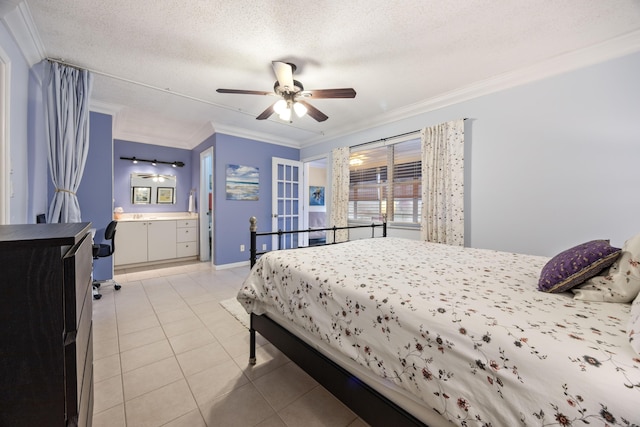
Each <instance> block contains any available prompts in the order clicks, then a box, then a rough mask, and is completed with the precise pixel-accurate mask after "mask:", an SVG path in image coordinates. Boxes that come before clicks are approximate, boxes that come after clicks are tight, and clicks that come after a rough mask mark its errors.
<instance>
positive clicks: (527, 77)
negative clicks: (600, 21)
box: [303, 30, 640, 148]
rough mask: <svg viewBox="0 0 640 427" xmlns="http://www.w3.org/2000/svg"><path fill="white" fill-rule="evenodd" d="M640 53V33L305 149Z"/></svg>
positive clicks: (380, 118) (332, 132) (337, 131)
mask: <svg viewBox="0 0 640 427" xmlns="http://www.w3.org/2000/svg"><path fill="white" fill-rule="evenodd" d="M638 51H640V30H638V31H633V32H631V33H628V34H625V35H623V36H620V37H616V38H614V39H611V40H607V41H605V42H602V43H598V44H596V45H593V46H589V47H587V48H584V49H579V50H576V51H573V52H569V53H566V54H564V55H559V56H556V57H554V58H551V59H548V60H545V61H542V62H539V63H537V64H533V65H531V66H529V67H525V68H522V69H519V70H516V71H514V72H509V73H504V74H500V75H497V76H494V77H491V78H488V79H485V80H481V81H478V82H476V83H473V84H471V85H468V86H464V87H461V88H458V89H455V90H453V91H450V92H447V93H444V94H442V95H439V96H435V97H433V98H429V99H426V100H424V101H421V102H417V103H415V104H412V105H408V106H406V107H402V108H397V109H395V110H392V111H389V112H387V113H384V114H380V115H377V116H374V117H369V118H368V119H366V120H362V121H359V122H357V123H354V124H352V125H348V126H343V127H341V128H334V129H328V130H327V131H325V134H324V135H322V136H320V137H317V138H315V139H312V140H309V141H308V142H307V143H305V144H304V147H303V148H309V147H311V146H314V145H317V144H322V143H324V142H326V141H328V140H332V139H336V138H340V137H344V136H346V135H350V134H354V133H357V132H361V131H363V130H367V129H371V128H374V127H379V126H383V125H386V124H390V123H394V122H397V121H399V120H402V119H406V118H409V117H413V116H417V115H419V114H424V113H428V112H431V111H435V110H438V109H441V108H444V107H448V106H450V105H454V104H459V103H461V102H464V101H469V100H471V99H474V98H478V97H480V96H483V95H488V94H490V93H495V92H499V91H501V90H505V89H509V88H512V87H516V86H520V85H524V84H526V83H531V82H534V81H538V80H543V79H545V78H547V77H552V76H555V75H558V74H562V73H566V72H569V71H573V70H577V69H579V68H584V67H588V66H591V65H595V64H598V63H602V62H605V61H609V60H612V59H615V58H619V57H622V56H625V55H629V54H631V53H634V52H638Z"/></svg>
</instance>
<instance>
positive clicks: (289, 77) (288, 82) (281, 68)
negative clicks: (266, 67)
mask: <svg viewBox="0 0 640 427" xmlns="http://www.w3.org/2000/svg"><path fill="white" fill-rule="evenodd" d="M272 64H273V71H274V72H275V73H276V78H277V79H278V83H279V84H280V87H281V88H282V90H284V91H293V89H294V85H293V67H292V66H291V64H288V63H286V62H280V61H273V62H272Z"/></svg>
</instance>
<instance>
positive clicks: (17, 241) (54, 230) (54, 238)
mask: <svg viewBox="0 0 640 427" xmlns="http://www.w3.org/2000/svg"><path fill="white" fill-rule="evenodd" d="M90 227H91V223H90V222H78V223H71V224H11V225H0V248H4V249H6V248H9V247H16V246H31V245H38V246H43V245H48V246H62V245H74V244H76V243H77V242H79V241H80V240H82V238H83V237H84V236H85V235H86V234H87V233H88V232H89V230H90Z"/></svg>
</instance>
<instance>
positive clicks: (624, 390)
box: [238, 238, 640, 426]
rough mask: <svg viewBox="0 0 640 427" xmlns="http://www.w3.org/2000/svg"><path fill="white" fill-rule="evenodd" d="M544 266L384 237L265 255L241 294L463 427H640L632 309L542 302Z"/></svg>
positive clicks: (549, 298) (252, 308)
mask: <svg viewBox="0 0 640 427" xmlns="http://www.w3.org/2000/svg"><path fill="white" fill-rule="evenodd" d="M546 261H548V258H545V257H537V256H530V255H522V254H513V253H506V252H498V251H491V250H482V249H470V248H460V247H453V246H448V245H440V244H433V243H427V242H422V241H414V240H406V239H397V238H385V239H368V240H358V241H353V242H347V243H343V244H339V245H331V246H324V247H312V248H305V249H298V250H287V251H276V252H270V253H268V254H265V255H263V256H262V257H261V258H260V259H259V260H258V263H257V264H256V265H255V267H254V268H253V270H252V272H251V274H250V275H249V277H248V278H247V280H246V281H245V283H244V285H243V287H242V289H241V290H240V292H239V294H238V300H239V301H240V302H241V303H243V305H244V306H245V308H246V309H247V311H248V312H254V313H256V314H263V313H265V312H266V307H267V306H271V307H272V310H275V311H276V312H278V313H279V314H281V315H283V316H284V317H286V318H287V319H289V320H291V321H293V322H295V323H296V324H297V325H299V326H301V327H302V328H304V329H305V330H307V331H308V332H310V333H312V334H313V335H315V336H316V337H317V338H318V339H321V340H323V341H325V342H326V343H328V344H329V345H330V346H331V347H332V348H334V349H335V351H340V352H342V353H343V354H345V355H347V356H348V357H350V358H351V359H353V360H355V361H357V362H358V363H359V364H360V365H362V366H365V367H367V368H368V369H370V370H371V371H373V372H374V373H376V374H377V375H379V376H381V377H383V378H386V379H388V380H390V381H392V382H394V383H395V384H396V385H397V386H399V387H401V388H403V389H405V390H407V391H409V392H410V393H412V394H413V395H415V396H417V397H418V398H419V399H421V400H422V401H424V402H426V405H425V406H426V408H432V409H433V410H434V411H437V412H438V413H440V414H441V415H442V416H443V417H444V418H446V419H448V420H449V421H452V422H453V423H455V424H457V425H461V426H472V425H473V426H476V425H478V426H485V425H486V426H489V425H492V426H515V425H527V426H549V425H559V426H569V425H582V424H590V425H609V426H612V425H638V424H640V358H639V357H638V355H637V354H636V353H635V352H634V351H633V349H632V348H631V346H630V345H629V342H628V337H627V335H626V331H625V327H626V324H627V321H628V317H629V311H630V305H629V304H617V303H603V302H588V301H579V300H573V299H572V297H571V295H570V294H547V293H542V292H539V291H537V281H538V277H539V274H540V270H541V269H542V267H543V266H544V264H545V263H546Z"/></svg>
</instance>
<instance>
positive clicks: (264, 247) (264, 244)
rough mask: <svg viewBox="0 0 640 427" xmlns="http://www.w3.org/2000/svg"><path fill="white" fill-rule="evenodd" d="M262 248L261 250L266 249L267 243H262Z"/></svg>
mask: <svg viewBox="0 0 640 427" xmlns="http://www.w3.org/2000/svg"><path fill="white" fill-rule="evenodd" d="M262 250H263V251H266V250H267V244H266V243H263V244H262Z"/></svg>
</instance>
